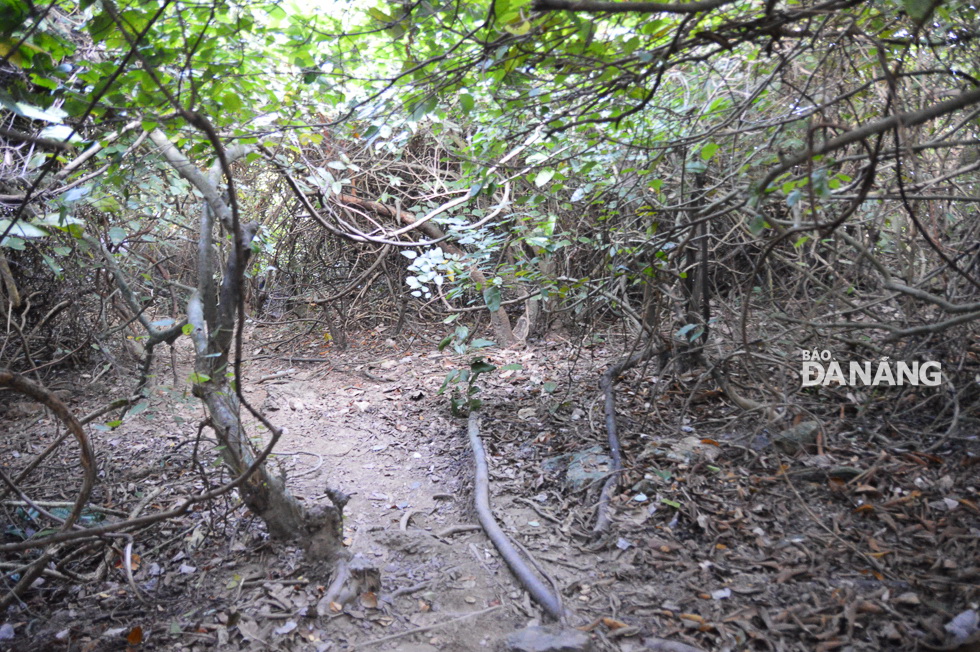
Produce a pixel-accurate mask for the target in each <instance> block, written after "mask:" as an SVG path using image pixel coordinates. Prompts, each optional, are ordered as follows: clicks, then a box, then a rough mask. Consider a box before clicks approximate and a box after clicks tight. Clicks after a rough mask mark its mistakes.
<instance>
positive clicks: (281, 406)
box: [0, 329, 980, 652]
mask: <svg viewBox="0 0 980 652" xmlns="http://www.w3.org/2000/svg"><path fill="white" fill-rule="evenodd" d="M282 341H283V332H277V331H272V330H270V329H256V330H254V331H252V333H251V335H250V337H249V340H248V342H249V344H248V346H247V353H246V358H247V359H248V362H247V364H246V366H245V369H246V372H247V380H246V383H245V396H246V398H247V399H248V400H249V401H250V402H251V403H252V404H253V405H255V406H256V407H259V408H261V409H262V410H263V411H264V412H265V413H266V415H267V416H268V417H269V418H270V419H271V421H272V422H273V423H274V424H276V425H277V426H279V427H281V428H283V429H284V436H283V438H282V440H281V442H280V444H279V446H278V447H277V450H276V454H275V457H274V462H273V464H274V466H280V467H281V469H282V470H283V472H284V473H285V474H286V478H287V484H288V486H289V487H290V488H291V490H292V491H293V493H294V494H295V495H297V496H299V497H302V498H303V499H304V500H305V501H307V502H308V503H310V504H314V503H317V502H320V501H324V500H326V498H325V495H324V494H325V491H326V490H327V488H328V487H329V488H333V489H339V490H341V491H344V492H346V493H349V494H352V498H351V500H350V502H349V504H348V505H347V507H346V508H345V523H344V535H345V544H346V545H348V546H349V548H350V549H351V550H352V551H353V552H356V553H358V554H359V555H361V556H363V557H364V558H365V559H367V560H368V561H369V562H371V563H372V564H373V565H374V566H376V567H377V568H378V569H379V570H380V572H381V576H382V587H381V590H380V591H378V592H376V593H369V594H365V595H362V596H360V597H358V598H356V599H355V600H353V601H351V602H349V603H347V604H346V605H343V606H341V605H336V604H334V605H330V604H321V598H322V596H323V594H324V591H325V588H326V586H327V585H328V584H329V576H328V572H327V570H326V569H318V568H316V567H315V566H311V565H310V564H307V563H306V562H304V561H303V558H302V554H301V553H300V552H299V551H298V550H296V549H295V548H293V547H290V546H285V545H282V544H279V543H276V542H273V541H270V540H269V539H268V538H267V537H266V536H265V534H264V529H263V527H262V526H261V524H260V523H258V522H257V521H256V520H255V519H254V518H251V517H248V516H246V515H244V514H243V512H242V510H241V508H240V507H239V506H238V505H237V503H236V502H235V501H234V499H233V498H232V497H229V498H228V499H226V500H223V501H219V502H216V503H214V504H211V505H209V506H207V507H203V508H201V509H200V510H197V511H195V512H193V513H192V514H189V515H187V516H186V517H184V518H182V519H179V520H176V521H171V522H168V523H166V524H164V525H161V526H157V527H156V528H155V529H153V530H151V531H149V532H144V533H143V534H140V535H137V536H136V537H135V542H134V548H133V551H134V553H135V556H134V557H133V559H132V562H131V567H132V569H133V578H134V581H135V584H136V586H138V587H139V589H140V593H141V594H142V595H141V596H137V595H134V591H133V587H132V585H131V584H130V583H129V582H128V581H127V580H126V578H125V574H124V573H123V570H122V568H123V566H122V556H121V552H120V551H117V553H114V554H112V555H110V556H109V557H104V558H103V556H102V555H101V553H100V554H99V555H98V556H96V557H94V558H92V559H91V560H90V562H91V563H90V566H91V569H95V570H93V572H96V573H97V572H98V571H97V567H98V565H99V562H100V561H103V562H105V563H104V571H105V577H104V578H102V577H98V578H97V581H89V582H87V583H78V582H65V581H59V578H58V573H56V572H52V573H51V574H49V576H48V577H47V578H44V580H43V581H41V582H39V583H38V584H37V586H36V587H35V588H34V589H33V590H32V591H31V592H29V593H28V594H27V595H26V596H25V603H23V604H22V605H20V606H18V607H16V608H14V609H12V610H10V611H9V612H8V613H7V614H6V615H5V617H4V619H3V623H2V627H0V649H10V650H47V649H52V650H67V649H70V650H122V649H132V650H136V649H152V650H158V649H159V650H171V649H173V650H178V649H186V650H211V649H221V650H239V649H249V650H280V649H281V650H318V651H319V650H404V651H409V652H427V651H466V650H502V649H505V646H504V641H505V639H506V638H507V636H508V635H510V634H511V633H513V632H515V631H517V630H520V629H521V628H523V627H525V626H526V625H528V624H534V623H539V622H542V621H543V620H545V619H544V618H543V616H542V614H541V612H540V611H539V609H538V608H537V607H536V605H534V604H533V603H532V602H531V601H530V599H529V598H528V595H527V593H526V592H525V591H524V590H522V589H521V587H519V586H518V584H517V583H516V582H515V581H514V579H513V577H512V575H511V574H510V572H509V571H508V569H507V567H506V566H505V565H504V564H503V562H502V560H501V558H500V556H499V555H498V554H497V552H496V551H495V550H494V548H493V546H492V544H491V543H490V542H489V541H488V539H487V538H486V536H485V535H484V534H483V532H482V531H480V530H479V529H478V528H477V527H475V524H476V523H477V519H476V515H475V511H474V508H473V495H472V488H473V472H472V469H473V463H472V454H471V451H470V449H469V446H468V444H467V440H466V435H465V426H466V423H465V420H464V419H460V418H455V417H453V416H452V415H451V413H450V410H449V398H448V394H442V395H440V394H439V393H438V391H439V389H440V387H441V386H442V384H443V381H444V379H445V377H446V374H447V373H448V372H450V371H451V370H453V369H460V368H465V367H466V366H468V365H469V362H470V357H465V356H457V355H455V354H450V353H442V352H439V351H437V350H435V346H434V345H433V344H429V343H425V344H422V343H420V342H416V343H415V344H408V343H405V342H404V341H402V342H396V341H393V340H386V339H385V338H384V336H383V335H381V334H379V333H376V332H367V333H360V334H355V335H351V336H350V337H349V346H348V348H347V349H346V350H339V349H337V348H335V347H332V346H330V345H328V344H325V343H324V341H323V340H322V339H316V338H313V337H312V336H310V337H309V338H307V339H304V338H303V337H297V338H296V339H293V340H292V341H291V342H289V343H288V344H287V345H286V346H282V345H281V342H282ZM277 346H278V347H279V348H278V349H277V348H276V347H277ZM287 349H288V351H287ZM485 352H486V357H487V358H488V359H489V360H490V361H491V362H492V363H493V364H495V365H497V366H498V371H497V372H495V373H492V374H485V375H483V376H481V378H480V381H481V382H479V383H478V384H480V385H482V386H483V391H482V392H481V393H480V397H481V398H482V399H483V402H484V406H483V409H482V410H481V412H482V424H483V425H482V437H483V441H484V444H485V446H486V448H487V453H488V458H489V464H490V471H491V496H492V506H493V510H494V512H495V514H496V517H497V519H498V520H499V522H500V523H501V525H502V527H503V528H504V530H505V531H506V532H507V533H508V534H510V536H511V537H512V538H514V539H515V540H516V541H517V542H518V543H519V544H520V545H521V546H522V547H523V548H524V549H526V551H527V552H528V553H530V554H531V556H532V557H533V559H534V560H535V561H536V563H537V564H538V565H539V566H540V569H542V570H543V571H544V572H545V573H546V583H549V584H551V585H552V586H554V587H557V588H558V589H559V591H560V594H561V598H562V600H563V602H564V606H565V607H566V609H567V610H568V611H569V612H570V613H571V614H572V616H571V618H570V619H569V625H571V626H574V627H579V628H580V630H581V631H584V632H586V633H587V634H588V636H589V637H590V638H591V639H592V646H593V649H595V650H621V651H627V652H632V651H635V650H643V649H670V648H668V647H664V641H673V642H676V643H686V644H688V645H692V646H695V647H696V648H699V649H703V650H800V651H804V650H806V651H811V650H820V651H824V650H838V649H841V650H845V649H846V650H881V649H896V650H897V649H930V650H932V649H950V650H952V649H961V650H966V649H975V648H968V647H966V646H968V645H970V644H976V640H977V638H978V637H977V631H978V630H977V606H978V605H977V602H978V600H980V591H978V588H977V587H978V583H980V554H978V552H980V551H978V535H980V508H978V502H980V501H978V484H980V483H978V481H977V473H976V468H977V467H976V462H977V460H978V450H977V446H978V443H977V440H976V438H973V439H969V438H966V439H959V440H952V439H951V440H949V441H938V442H934V443H932V444H931V449H930V450H926V445H925V443H924V444H923V445H922V446H921V447H919V448H920V449H916V448H915V447H911V446H909V445H908V444H907V442H898V441H895V440H890V439H889V437H890V432H889V430H888V428H887V427H884V426H881V425H880V424H878V425H874V424H862V423H860V421H859V420H858V419H856V418H854V417H851V416H848V415H847V414H845V412H844V411H843V410H842V411H841V413H840V414H841V418H829V417H828V418H826V419H823V420H821V421H820V422H819V425H820V436H819V437H817V438H816V441H815V442H814V441H802V442H796V440H794V439H792V437H789V438H788V437H787V436H785V435H786V433H790V434H792V432H793V430H792V428H791V426H792V425H793V424H792V422H787V423H783V424H781V425H775V426H769V427H768V428H766V427H765V424H761V423H759V424H756V423H752V422H749V421H747V420H745V419H744V418H743V419H738V418H736V417H737V416H738V412H737V409H736V408H734V407H732V406H731V405H729V404H728V403H727V401H726V400H725V399H724V397H723V396H721V395H720V393H718V392H714V391H711V390H710V388H707V389H706V390H705V391H701V392H700V393H695V394H693V395H692V392H691V388H692V387H694V382H690V383H689V386H687V385H685V382H686V381H685V379H683V378H673V379H668V378H667V377H661V376H659V375H658V374H659V370H658V369H657V368H656V365H655V364H651V365H649V366H646V367H639V368H637V369H635V370H632V371H630V372H628V373H627V374H626V375H625V376H624V378H623V382H622V383H620V385H619V390H620V391H619V395H618V403H617V408H618V412H619V419H620V429H621V436H622V439H623V445H624V456H625V464H626V467H627V471H626V479H625V482H624V483H623V490H622V492H621V494H620V495H618V496H617V497H616V499H615V500H614V502H613V517H614V522H613V527H612V529H611V532H610V533H609V534H608V535H607V536H604V537H602V538H600V539H598V540H596V539H594V538H592V537H591V536H590V533H591V527H592V522H593V520H594V514H595V502H596V494H597V487H598V485H599V484H601V482H602V480H603V479H604V478H605V476H606V474H607V472H608V458H607V457H606V449H607V445H606V432H605V429H604V425H603V412H602V410H603V406H602V400H601V393H600V390H599V387H598V380H599V377H600V375H601V373H602V371H603V370H604V369H605V368H606V367H607V365H608V364H609V363H610V362H612V361H614V360H615V359H617V358H619V357H620V356H622V355H623V354H624V351H623V350H622V347H621V346H618V345H616V344H614V343H613V342H611V341H610V342H605V341H603V340H602V338H590V340H589V341H588V342H585V343H582V342H578V343H574V342H570V341H568V340H565V339H563V338H560V337H553V338H550V339H549V340H548V341H543V342H537V343H535V344H533V345H531V346H528V347H527V348H524V349H521V350H506V351H502V350H499V349H488V350H486V351H485ZM176 359H177V361H178V370H177V373H176V374H174V373H173V371H172V370H171V369H170V368H169V365H168V364H163V363H161V365H160V366H161V369H160V370H159V375H158V376H157V378H156V379H155V383H156V384H155V388H154V390H153V396H152V400H151V401H150V404H149V405H148V406H147V408H146V409H145V410H143V411H142V412H140V413H139V414H137V415H133V416H131V417H129V418H128V419H127V420H126V421H125V422H124V423H123V424H122V425H121V426H119V427H118V428H115V429H114V430H109V429H105V428H104V429H102V430H95V431H93V443H94V446H95V448H96V451H97V454H98V457H99V459H100V485H99V489H98V490H97V492H96V494H95V496H94V502H95V503H96V504H99V505H101V506H103V507H105V508H115V509H116V510H122V512H128V511H129V510H130V509H132V507H133V506H134V505H135V504H137V503H138V502H139V501H140V498H141V497H144V496H146V495H148V494H150V495H152V494H153V492H154V490H156V489H160V493H159V494H157V495H156V496H155V497H154V499H153V501H152V502H150V503H149V504H147V505H145V506H144V507H143V509H144V510H145V511H147V512H151V511H153V510H158V509H165V508H167V507H170V506H172V505H173V504H174V503H175V502H176V500H177V497H179V496H181V495H186V494H187V493H190V492H193V491H200V490H201V489H202V488H204V487H205V486H207V485H208V484H209V483H212V482H214V481H215V478H214V476H215V471H214V468H215V466H214V462H215V459H216V453H215V451H214V448H213V446H212V445H211V444H210V443H205V442H203V441H202V442H200V445H198V440H197V437H198V424H199V422H200V421H201V419H202V417H203V415H202V413H201V408H200V404H199V403H198V402H197V401H196V399H194V398H193V397H192V396H190V394H189V392H188V391H187V389H186V385H187V383H186V380H185V379H186V377H187V375H188V373H189V367H188V363H189V353H188V351H186V350H184V349H181V348H178V350H177V351H176ZM310 360H315V361H313V362H311V361H310ZM517 365H519V368H518V367H517ZM504 367H507V368H506V369H503V368H504ZM174 378H176V384H175V385H170V384H169V383H171V382H174ZM115 382H117V381H113V380H110V379H109V378H108V376H106V377H103V378H98V379H96V380H95V381H94V382H93V380H92V379H90V378H88V379H87V378H84V377H82V378H80V379H79V378H78V377H76V378H75V379H74V382H72V383H66V385H65V387H66V388H69V391H68V392H67V394H68V396H70V402H71V403H70V405H71V407H72V408H73V409H74V410H75V411H76V412H77V413H79V414H84V413H87V412H89V411H91V410H92V409H94V408H95V407H97V406H98V405H100V404H101V403H103V402H104V401H105V398H106V397H107V396H115V395H124V394H125V390H124V389H123V388H124V387H125V385H126V382H128V381H126V379H124V378H119V379H118V382H119V383H121V384H120V385H119V386H118V387H116V386H115V385H114V383H115ZM685 404H688V410H687V414H688V416H687V417H685V418H683V419H681V420H678V419H677V418H676V417H675V418H671V417H670V416H669V415H673V414H680V413H681V408H682V407H683V406H684V405H685ZM6 410H7V415H6V417H5V421H6V423H7V426H6V427H5V429H6V430H7V432H6V433H5V434H4V435H3V438H4V441H3V449H2V450H4V451H5V453H6V454H5V456H4V459H3V460H2V463H3V465H4V467H5V471H6V472H7V473H8V475H13V474H16V473H17V472H18V469H19V468H20V467H22V466H23V465H24V464H26V463H27V461H29V459H30V458H31V457H32V456H33V455H34V454H36V453H37V452H39V451H40V450H43V448H44V447H45V446H46V445H47V443H48V442H49V441H50V440H52V439H53V438H54V436H56V431H55V424H54V423H53V422H52V420H51V419H50V417H49V416H47V415H44V414H43V413H41V412H40V411H39V410H37V409H36V408H33V407H32V406H31V405H30V404H24V403H17V404H12V405H7V406H6ZM732 424H737V430H736V429H735V428H736V426H733V425H732ZM862 426H864V427H862ZM781 433H782V434H781ZM204 436H205V438H206V437H207V434H206V432H205V435H204ZM10 455H12V456H13V457H10ZM60 464H63V465H65V466H61V465H59V464H55V463H51V464H50V465H49V466H46V467H42V469H41V470H40V473H41V474H42V475H40V476H34V478H33V481H32V484H31V486H32V487H34V491H35V492H36V493H35V494H34V495H35V496H38V495H40V494H42V493H43V491H42V489H43V488H44V487H51V486H54V487H57V486H58V482H57V481H55V480H54V479H55V478H58V477H68V476H67V475H65V474H66V469H70V468H74V467H73V466H68V465H72V464H73V460H72V459H71V457H70V451H67V452H66V457H65V458H64V459H62V460H61V461H60ZM206 468H207V469H209V471H208V472H207V473H205V469H206ZM45 474H46V475H45ZM59 474H61V475H60V476H59ZM45 478H47V480H45ZM61 487H62V490H63V495H61V496H58V495H54V494H51V492H50V491H49V492H48V493H47V494H45V495H44V498H46V499H48V500H57V499H60V500H71V498H72V495H71V487H70V483H68V484H67V485H66V484H65V482H64V481H62V483H61ZM6 509H7V511H6V512H5V514H6V517H7V518H8V519H9V521H10V522H9V523H7V524H6V530H5V537H6V540H12V539H14V538H16V536H17V535H21V536H24V535H29V534H30V531H29V528H27V527H26V526H24V525H23V524H22V523H21V524H19V522H18V521H17V517H18V513H17V512H16V511H15V510H14V508H12V507H7V508H6ZM21 511H23V510H21ZM120 545H122V544H120ZM5 561H8V562H9V561H11V560H5ZM59 572H60V571H59ZM61 579H64V577H63V576H62V578H61ZM5 582H8V583H9V582H10V578H7V579H5ZM318 608H319V615H318ZM657 646H660V647H657Z"/></svg>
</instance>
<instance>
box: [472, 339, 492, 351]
mask: <svg viewBox="0 0 980 652" xmlns="http://www.w3.org/2000/svg"><path fill="white" fill-rule="evenodd" d="M488 346H497V343H496V342H491V341H490V340H485V339H482V338H479V337H478V338H476V339H475V340H473V341H472V342H470V348H471V349H485V348H487V347H488Z"/></svg>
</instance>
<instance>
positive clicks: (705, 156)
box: [701, 143, 719, 162]
mask: <svg viewBox="0 0 980 652" xmlns="http://www.w3.org/2000/svg"><path fill="white" fill-rule="evenodd" d="M718 147H719V146H718V143H708V144H707V145H705V146H704V147H702V148H701V160H702V161H704V162H708V161H710V160H711V157H713V156H714V155H715V154H716V153H717V152H718Z"/></svg>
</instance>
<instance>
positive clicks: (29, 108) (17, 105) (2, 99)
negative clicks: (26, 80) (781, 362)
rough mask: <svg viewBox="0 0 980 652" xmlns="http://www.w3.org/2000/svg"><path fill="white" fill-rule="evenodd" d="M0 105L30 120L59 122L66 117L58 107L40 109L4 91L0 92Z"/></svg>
mask: <svg viewBox="0 0 980 652" xmlns="http://www.w3.org/2000/svg"><path fill="white" fill-rule="evenodd" d="M0 106H3V107H5V108H6V109H8V110H10V111H12V112H13V113H16V114H17V115H19V116H21V117H22V118H28V119H30V120H43V121H44V122H54V123H60V122H61V121H62V120H64V119H65V118H67V117H68V114H67V113H66V112H65V111H63V110H62V109H59V108H54V107H53V108H50V109H42V108H41V107H39V106H34V105H33V104H28V103H27V102H18V101H16V100H15V99H14V98H12V97H11V96H10V95H7V94H6V93H0Z"/></svg>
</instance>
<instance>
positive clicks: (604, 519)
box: [592, 342, 657, 536]
mask: <svg viewBox="0 0 980 652" xmlns="http://www.w3.org/2000/svg"><path fill="white" fill-rule="evenodd" d="M656 352H657V350H656V348H655V347H654V345H653V343H652V342H651V343H650V344H647V345H646V347H645V348H644V349H643V350H642V351H640V352H638V353H634V354H633V355H628V356H626V357H623V358H620V359H619V360H617V361H616V362H614V363H613V364H611V365H610V366H609V368H608V369H606V371H605V373H603V374H602V380H600V381H599V385H600V387H602V393H603V395H604V396H605V399H606V408H605V410H606V433H607V434H608V436H609V457H610V458H612V469H610V471H611V472H610V474H609V477H608V478H606V481H605V482H604V483H603V485H602V491H601V492H600V493H599V504H598V506H597V510H596V512H597V514H596V521H595V527H593V528H592V534H593V535H595V536H600V535H602V534H603V533H605V531H606V530H608V529H609V525H610V523H611V521H610V519H609V500H610V498H612V494H613V492H614V491H615V490H616V489H617V488H618V487H619V476H620V474H621V473H622V471H623V453H622V449H621V447H620V445H619V435H618V434H617V432H616V431H617V428H616V392H615V390H614V389H613V386H614V385H615V384H616V379H617V378H619V375H620V374H621V373H623V372H624V371H626V370H627V369H629V368H630V367H634V366H636V365H638V364H639V363H641V362H643V361H644V360H647V359H648V358H649V357H650V356H652V355H653V354H654V353H656Z"/></svg>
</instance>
